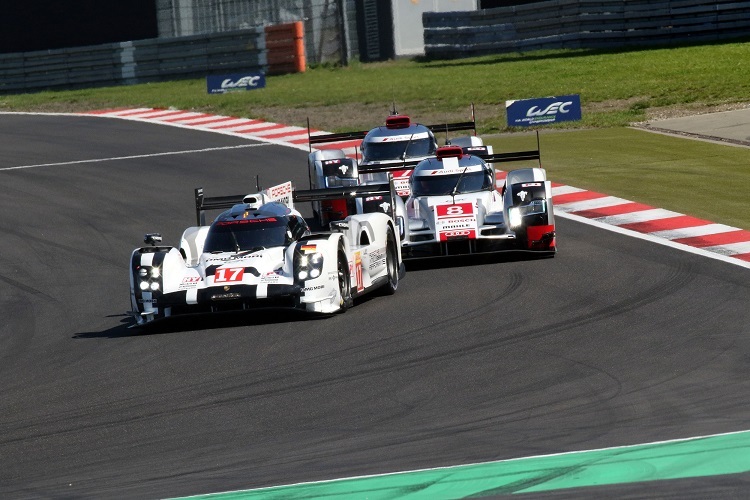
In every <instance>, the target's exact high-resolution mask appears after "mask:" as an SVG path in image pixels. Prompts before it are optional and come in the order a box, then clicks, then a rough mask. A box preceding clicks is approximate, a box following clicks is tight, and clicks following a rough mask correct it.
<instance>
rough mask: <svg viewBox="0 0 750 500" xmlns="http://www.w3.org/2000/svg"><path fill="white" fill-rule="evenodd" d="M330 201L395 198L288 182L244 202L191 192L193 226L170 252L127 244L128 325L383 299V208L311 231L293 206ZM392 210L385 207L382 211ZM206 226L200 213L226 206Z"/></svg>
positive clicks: (388, 230)
mask: <svg viewBox="0 0 750 500" xmlns="http://www.w3.org/2000/svg"><path fill="white" fill-rule="evenodd" d="M331 196H335V197H338V198H341V197H350V198H357V197H376V198H380V199H385V200H387V199H391V200H392V198H393V197H395V193H394V189H393V185H392V183H391V184H389V185H388V184H386V185H378V186H374V185H373V186H363V187H358V188H350V189H348V190H346V192H343V191H341V190H333V192H331V191H330V190H325V191H324V192H315V191H294V190H293V189H292V184H291V182H287V183H285V184H281V185H279V186H274V187H272V188H269V189H267V190H264V191H261V192H258V193H254V194H249V195H245V196H223V197H215V198H207V197H204V195H203V189H202V188H199V189H196V193H195V198H196V214H197V219H198V225H197V226H194V227H189V228H187V229H186V230H185V231H184V232H183V234H182V238H181V240H180V245H179V247H171V246H159V245H157V243H159V242H161V236H160V235H159V234H158V233H151V234H147V235H146V237H145V240H144V241H145V242H146V243H150V244H151V245H152V246H146V247H142V248H137V249H135V250H134V251H133V253H132V256H131V259H130V301H131V305H132V313H131V314H132V315H133V316H134V318H135V325H134V326H137V325H145V324H147V323H150V322H152V321H154V320H157V319H162V318H166V317H169V316H174V315H177V314H181V313H190V312H209V311H222V310H242V309H249V308H254V307H288V308H295V309H300V310H304V311H309V312H313V313H325V314H328V313H335V312H339V311H344V310H346V309H347V308H348V307H350V306H351V305H352V303H353V298H354V297H357V296H360V295H363V294H365V293H368V292H371V291H373V290H376V289H381V290H383V291H384V292H385V293H386V294H392V293H394V292H395V291H396V289H397V288H398V283H399V279H400V278H401V277H402V276H403V273H404V266H403V263H402V260H401V250H400V246H399V244H398V229H397V228H396V226H395V224H394V220H393V216H392V214H393V208H389V209H388V210H387V212H388V213H382V212H378V213H368V214H360V215H352V216H350V217H347V218H346V219H344V220H342V221H338V222H335V223H333V224H331V230H330V231H328V232H325V233H311V232H310V230H309V228H308V224H307V222H306V221H305V219H304V218H303V217H302V215H301V214H300V213H299V212H298V211H297V210H295V209H294V206H293V202H294V201H316V200H320V199H326V198H330V197H331ZM392 206H393V205H392V204H391V207H392ZM226 208H228V210H225V211H224V212H222V213H221V214H220V215H219V216H218V217H216V219H215V220H214V221H213V223H212V224H211V225H204V220H205V211H206V210H210V209H226Z"/></svg>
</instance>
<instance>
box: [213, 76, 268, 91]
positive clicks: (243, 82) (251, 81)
mask: <svg viewBox="0 0 750 500" xmlns="http://www.w3.org/2000/svg"><path fill="white" fill-rule="evenodd" d="M259 80H260V77H259V76H243V77H242V78H240V79H239V80H237V81H236V82H235V81H232V79H230V78H227V79H226V80H224V81H223V82H221V88H223V89H239V88H245V87H257V86H258V81H259Z"/></svg>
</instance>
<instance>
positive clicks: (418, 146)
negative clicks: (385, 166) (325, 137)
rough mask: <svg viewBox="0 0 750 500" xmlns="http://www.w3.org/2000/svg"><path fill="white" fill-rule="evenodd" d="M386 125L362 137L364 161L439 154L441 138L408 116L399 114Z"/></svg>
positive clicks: (402, 158)
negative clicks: (437, 137) (438, 139)
mask: <svg viewBox="0 0 750 500" xmlns="http://www.w3.org/2000/svg"><path fill="white" fill-rule="evenodd" d="M385 123H386V124H385V126H381V127H376V128H374V129H372V130H370V131H369V132H368V133H367V135H366V136H365V138H364V140H363V141H362V162H365V163H366V162H376V161H394V160H405V159H408V158H422V157H425V156H431V155H434V154H435V150H436V149H437V141H436V140H435V135H434V134H433V133H432V131H431V130H430V129H429V128H428V127H426V126H424V125H420V124H418V123H411V121H410V120H409V117H408V116H404V115H395V116H389V117H388V118H387V119H386V122H385Z"/></svg>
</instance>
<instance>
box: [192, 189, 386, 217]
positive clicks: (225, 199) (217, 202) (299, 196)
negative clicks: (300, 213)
mask: <svg viewBox="0 0 750 500" xmlns="http://www.w3.org/2000/svg"><path fill="white" fill-rule="evenodd" d="M380 196H382V197H386V198H389V200H390V207H391V208H390V213H389V215H390V216H391V218H392V219H394V220H395V219H396V214H395V212H394V211H393V210H394V207H395V201H394V200H395V199H396V189H395V188H394V186H393V179H392V178H391V179H389V182H388V183H387V184H385V183H383V184H371V185H366V186H352V187H341V188H329V189H309V190H295V189H293V188H292V183H291V182H285V183H283V184H279V185H278V186H273V187H271V188H268V189H265V190H263V191H261V192H259V193H252V194H241V195H230V196H212V197H208V196H205V194H204V192H203V188H202V187H200V188H195V214H196V221H197V225H199V226H205V225H206V211H208V210H226V209H228V208H232V207H233V206H234V205H237V204H240V203H250V204H256V205H257V204H263V203H268V202H271V201H280V202H282V203H284V204H285V205H287V206H288V207H290V208H292V207H293V202H307V201H323V200H336V199H342V198H343V199H355V198H374V197H380Z"/></svg>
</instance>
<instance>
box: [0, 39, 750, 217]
mask: <svg viewBox="0 0 750 500" xmlns="http://www.w3.org/2000/svg"><path fill="white" fill-rule="evenodd" d="M748 54H750V41H744V40H743V41H737V42H732V43H717V44H705V45H695V46H683V47H671V48H654V49H648V50H637V51H636V50H624V51H620V52H616V51H606V52H602V51H587V50H560V51H539V52H530V53H524V54H503V55H496V56H488V57H481V58H472V59H460V60H449V61H420V60H406V59H404V60H396V61H388V62H384V63H371V64H360V63H353V64H352V65H350V66H348V67H316V68H310V69H309V70H308V71H307V72H305V73H301V74H292V75H283V76H269V77H268V78H267V86H266V88H264V89H259V90H253V91H248V92H236V93H231V94H226V95H208V94H207V92H206V85H205V79H203V78H200V79H192V80H180V81H173V82H163V83H151V84H142V85H132V86H119V87H110V88H97V89H85V90H73V91H58V92H39V93H31V94H22V95H4V96H0V111H84V110H92V109H105V108H112V107H158V108H169V107H174V108H177V109H184V110H197V111H204V112H208V113H215V114H223V115H230V116H240V117H249V118H260V119H264V120H269V121H275V122H278V123H285V124H289V125H299V126H305V125H306V120H307V119H308V118H310V121H311V124H312V126H313V127H314V128H317V129H321V130H329V131H343V130H351V129H360V130H362V129H368V128H371V127H372V126H374V125H375V124H377V123H381V122H382V120H383V119H384V117H385V116H386V115H387V113H388V111H389V109H390V108H391V105H392V103H394V102H395V104H396V105H397V107H398V110H399V111H400V112H402V113H408V114H410V115H411V116H412V117H414V118H415V119H417V120H418V121H420V122H422V123H428V122H429V123H439V122H444V121H463V120H466V119H467V118H468V108H469V103H475V105H476V108H477V121H478V125H479V133H480V135H487V134H496V133H498V132H500V133H502V132H508V131H512V130H509V129H508V127H507V126H506V125H505V123H506V116H505V101H506V100H508V99H522V98H531V97H541V96H550V95H563V94H580V96H581V102H582V106H583V120H581V121H580V122H567V123H565V124H560V125H556V126H552V127H545V128H544V129H542V155H543V158H544V166H545V168H547V171H548V175H549V177H550V178H551V179H552V180H554V181H556V182H561V183H564V184H569V185H573V186H576V187H581V188H586V189H592V190H596V191H600V192H604V193H607V194H612V195H617V196H621V197H623V198H627V199H631V200H634V201H640V202H643V203H647V204H650V205H654V206H658V207H663V208H668V209H671V210H674V211H677V212H681V213H686V214H690V215H694V216H697V217H702V218H706V219H709V220H712V221H715V222H722V223H725V224H729V225H733V226H737V227H741V228H744V229H749V230H750V211H748V210H747V209H746V208H745V207H746V206H747V203H746V201H745V199H744V198H745V196H746V193H748V192H750V171H749V170H750V150H748V149H747V148H737V147H730V146H724V145H715V144H709V143H705V142H699V141H692V140H689V139H682V138H674V137H667V136H663V135H658V134H651V133H647V132H642V131H637V130H632V129H627V128H625V127H626V126H627V125H629V124H631V123H633V122H639V121H646V120H648V119H651V118H652V117H654V116H663V115H664V114H665V113H666V114H669V113H674V112H676V111H679V112H682V113H683V114H684V113H698V112H705V111H710V110H712V109H716V107H719V106H732V105H735V106H736V105H737V104H741V103H748V102H750V64H748V60H750V59H749V58H748ZM550 129H571V130H567V131H565V133H557V132H558V131H553V130H550ZM553 132H554V133H553ZM524 141H526V143H524ZM529 141H532V142H531V144H530V143H529ZM491 143H493V144H494V145H495V146H496V148H498V150H509V149H514V148H516V149H517V148H520V149H528V147H529V145H533V144H535V143H534V142H533V140H531V139H529V138H528V136H524V135H520V136H519V135H515V134H505V135H501V136H500V137H499V138H497V139H492V140H491ZM516 145H517V146H516Z"/></svg>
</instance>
